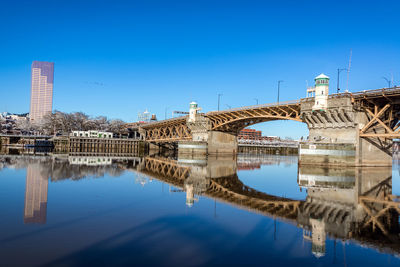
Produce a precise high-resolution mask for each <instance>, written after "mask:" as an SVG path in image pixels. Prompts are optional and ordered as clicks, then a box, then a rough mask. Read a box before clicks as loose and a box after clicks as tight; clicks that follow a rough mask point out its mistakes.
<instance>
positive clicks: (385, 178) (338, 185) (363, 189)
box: [138, 157, 400, 256]
mask: <svg viewBox="0 0 400 267" xmlns="http://www.w3.org/2000/svg"><path fill="white" fill-rule="evenodd" d="M240 161H241V159H238V162H240ZM236 169H237V165H236V163H234V162H233V161H232V160H218V161H215V160H210V161H209V162H208V164H205V165H202V166H201V165H197V166H196V165H188V164H187V165H183V164H179V163H178V162H177V161H175V160H171V159H165V158H152V157H146V158H144V160H143V161H142V163H141V164H140V165H139V168H138V170H140V171H141V172H143V173H145V174H147V175H150V176H152V177H154V178H156V179H159V180H161V181H164V182H167V183H169V184H171V185H173V186H175V187H178V188H181V189H182V190H184V191H185V192H186V204H187V205H188V206H191V205H193V204H194V202H195V200H196V195H204V196H207V197H210V198H214V199H217V200H219V201H221V202H225V203H228V204H231V205H234V206H236V207H239V208H242V209H246V210H250V211H253V212H257V213H261V214H263V215H266V216H269V217H274V218H280V219H283V220H285V221H289V222H292V223H295V224H296V225H297V226H299V227H301V228H303V231H304V238H305V239H309V240H311V242H312V250H313V253H314V254H315V255H316V256H320V255H324V253H325V240H326V235H330V236H332V237H334V238H340V239H352V240H356V241H357V242H360V243H362V244H365V245H368V246H371V247H374V248H377V249H384V250H386V251H387V252H390V253H396V254H400V236H399V233H400V225H399V214H400V204H399V200H400V199H399V197H397V196H393V195H392V191H391V190H392V185H391V182H392V176H391V168H362V169H361V168H348V169H343V168H341V169H327V168H319V167H317V168H310V167H307V168H304V167H301V168H300V169H299V178H298V184H299V186H300V188H302V189H305V190H307V197H306V199H305V200H304V201H300V200H292V199H288V198H283V197H277V196H273V195H269V194H267V193H263V192H260V191H257V190H255V189H252V188H250V187H248V186H246V185H244V184H243V183H242V182H241V181H240V180H239V178H238V176H237V174H236Z"/></svg>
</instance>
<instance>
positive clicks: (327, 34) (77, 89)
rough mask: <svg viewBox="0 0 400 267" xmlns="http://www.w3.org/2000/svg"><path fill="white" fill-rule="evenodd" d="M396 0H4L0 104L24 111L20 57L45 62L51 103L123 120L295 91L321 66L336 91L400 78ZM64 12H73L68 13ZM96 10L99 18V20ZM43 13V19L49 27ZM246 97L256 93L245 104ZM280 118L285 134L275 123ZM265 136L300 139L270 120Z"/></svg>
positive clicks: (297, 131)
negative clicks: (51, 66)
mask: <svg viewBox="0 0 400 267" xmlns="http://www.w3.org/2000/svg"><path fill="white" fill-rule="evenodd" d="M399 9H400V3H399V2H398V1H380V2H363V3H362V8H361V4H360V3H359V2H358V1H324V2H323V3H321V2H319V1H306V2H305V1H273V2H271V1H256V0H255V1H250V2H249V1H240V0H238V1H222V0H221V1H208V0H204V1H154V0H149V1H145V2H143V1H118V0H116V1H112V2H111V1H90V0H88V1H80V2H78V1H68V2H58V1H57V3H55V2H54V1H39V2H38V3H36V2H29V1H27V2H23V4H22V2H19V1H4V2H3V5H2V9H1V10H0V15H1V16H0V23H1V24H2V25H7V27H4V29H3V34H2V36H3V38H4V41H3V42H1V43H0V49H1V50H2V51H7V53H3V55H2V58H1V64H0V80H1V81H2V88H4V89H3V90H6V94H5V95H3V97H2V98H1V99H0V110H1V111H9V112H13V113H24V112H28V110H27V108H28V106H29V88H30V79H29V77H30V76H29V65H30V63H31V62H32V61H33V60H40V61H49V62H55V64H56V65H57V71H56V73H55V80H56V86H57V89H56V90H55V92H54V98H53V100H54V104H53V110H61V111H63V112H75V111H82V112H85V113H87V114H89V115H92V116H98V115H105V116H107V117H109V118H120V119H123V120H124V121H127V122H133V121H136V120H137V114H138V112H143V111H144V110H146V109H148V111H149V112H150V113H155V114H156V115H157V118H159V119H162V118H164V117H165V114H167V116H168V117H171V115H172V114H171V112H172V111H173V110H179V111H187V110H188V109H189V103H190V102H191V101H192V100H194V101H196V102H198V104H199V106H200V107H201V108H202V110H203V111H204V112H208V111H212V110H217V106H218V94H222V96H221V97H220V107H221V109H225V108H227V107H232V108H234V107H239V106H248V105H255V104H256V103H257V102H258V103H259V104H263V103H272V102H275V101H276V99H277V87H278V81H279V80H283V81H284V82H282V83H281V84H280V101H287V100H294V99H299V98H302V97H305V96H306V85H307V83H308V84H309V85H313V79H314V78H315V77H316V76H317V75H319V74H320V73H325V74H326V75H328V76H329V77H330V78H331V80H330V88H329V89H330V93H334V92H336V83H337V69H342V68H348V66H349V57H350V50H352V62H351V70H350V76H349V79H348V78H347V73H346V71H342V72H341V74H340V87H341V89H342V92H343V91H344V90H345V89H346V84H348V89H349V90H350V91H352V92H354V91H362V90H368V89H378V88H382V87H387V86H388V82H387V81H386V80H385V78H386V79H388V80H390V81H391V80H392V77H393V83H392V84H397V85H400V83H399V79H400V49H399V47H400V36H399V35H398V34H396V33H397V31H398V26H399V22H398V20H397V10H399ZM71 18H73V19H71ZM104 18H107V19H104ZM50 21H51V23H49V22H50ZM255 99H257V100H255ZM287 125H290V128H291V130H290V132H289V131H287V130H285V129H286V128H287ZM253 128H257V129H260V130H262V131H263V132H264V133H265V134H266V135H274V136H281V137H285V136H286V135H288V136H290V137H294V138H298V137H300V136H307V134H308V130H307V127H306V125H305V124H302V123H298V122H288V121H274V122H267V123H262V124H257V125H255V126H254V127H253Z"/></svg>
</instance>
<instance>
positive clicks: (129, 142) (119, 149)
mask: <svg viewBox="0 0 400 267" xmlns="http://www.w3.org/2000/svg"><path fill="white" fill-rule="evenodd" d="M52 140H53V144H54V152H55V153H100V154H120V155H127V154H138V153H144V152H145V151H146V150H147V146H146V143H145V142H143V141H142V140H140V139H133V138H90V137H75V136H70V137H55V138H53V139H52Z"/></svg>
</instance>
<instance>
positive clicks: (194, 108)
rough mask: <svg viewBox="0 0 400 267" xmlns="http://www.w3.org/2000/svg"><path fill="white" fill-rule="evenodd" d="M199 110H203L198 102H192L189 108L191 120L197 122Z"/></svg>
mask: <svg viewBox="0 0 400 267" xmlns="http://www.w3.org/2000/svg"><path fill="white" fill-rule="evenodd" d="M199 110H201V108H199V107H198V106H197V103H196V102H194V101H193V102H191V103H190V108H189V120H188V121H189V122H195V121H196V114H197V111H199Z"/></svg>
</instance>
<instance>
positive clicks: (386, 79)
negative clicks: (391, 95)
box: [382, 77, 391, 88]
mask: <svg viewBox="0 0 400 267" xmlns="http://www.w3.org/2000/svg"><path fill="white" fill-rule="evenodd" d="M382 79H385V81H386V82H387V83H388V85H389V87H388V88H390V86H391V81H390V80H389V79H388V78H386V77H382Z"/></svg>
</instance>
